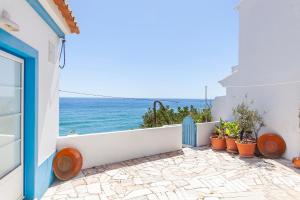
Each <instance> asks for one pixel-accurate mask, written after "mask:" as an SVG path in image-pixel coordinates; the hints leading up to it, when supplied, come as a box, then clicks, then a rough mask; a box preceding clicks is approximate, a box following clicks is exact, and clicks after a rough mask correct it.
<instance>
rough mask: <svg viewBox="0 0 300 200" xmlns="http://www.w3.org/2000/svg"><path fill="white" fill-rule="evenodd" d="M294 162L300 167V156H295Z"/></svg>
mask: <svg viewBox="0 0 300 200" xmlns="http://www.w3.org/2000/svg"><path fill="white" fill-rule="evenodd" d="M292 162H293V165H294V167H296V168H298V169H300V157H295V158H293V161H292Z"/></svg>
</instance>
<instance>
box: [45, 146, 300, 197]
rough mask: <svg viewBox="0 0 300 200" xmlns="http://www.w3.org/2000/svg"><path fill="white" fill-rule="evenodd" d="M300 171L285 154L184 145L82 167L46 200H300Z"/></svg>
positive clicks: (56, 187) (49, 194)
mask: <svg viewBox="0 0 300 200" xmlns="http://www.w3.org/2000/svg"><path fill="white" fill-rule="evenodd" d="M299 174H300V170H296V169H294V168H292V167H291V165H290V162H289V161H287V160H283V159H280V160H269V159H261V158H252V159H240V158H239V157H238V156H236V155H235V156H232V155H230V154H228V153H226V152H214V151H212V150H210V149H208V148H201V149H200V148H195V149H190V148H184V149H183V150H182V151H178V152H172V153H166V154H160V155H155V156H150V157H145V158H140V159H134V160H130V161H125V162H120V163H116V164H110V165H104V166H99V167H95V168H91V169H86V170H83V171H82V174H81V176H79V177H76V178H75V179H73V180H71V181H67V182H57V183H55V184H54V185H53V186H52V187H51V188H49V190H48V191H47V192H46V194H45V195H44V197H43V200H50V199H51V200H52V199H53V200H56V199H57V200H58V199H62V200H65V199H70V200H75V199H76V200H79V199H82V200H99V199H101V200H117V199H124V200H127V199H132V200H142V199H145V200H155V199H171V200H176V199H187V200H193V199H206V200H214V199H241V200H242V199H249V200H250V199H251V200H253V199H255V200H261V199H271V200H289V199H300V175H299Z"/></svg>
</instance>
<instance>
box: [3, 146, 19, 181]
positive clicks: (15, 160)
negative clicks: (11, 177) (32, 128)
mask: <svg viewBox="0 0 300 200" xmlns="http://www.w3.org/2000/svg"><path fill="white" fill-rule="evenodd" d="M0 158H1V159H0V179H1V178H2V177H4V176H5V175H7V174H8V173H9V172H11V171H13V170H14V169H16V168H17V167H18V166H19V165H20V164H21V141H16V142H12V143H10V144H8V145H4V146H0Z"/></svg>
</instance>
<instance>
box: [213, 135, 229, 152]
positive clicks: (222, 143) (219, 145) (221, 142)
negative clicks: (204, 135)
mask: <svg viewBox="0 0 300 200" xmlns="http://www.w3.org/2000/svg"><path fill="white" fill-rule="evenodd" d="M210 142H211V148H212V149H213V150H216V151H222V150H225V149H226V140H225V138H219V137H218V136H210Z"/></svg>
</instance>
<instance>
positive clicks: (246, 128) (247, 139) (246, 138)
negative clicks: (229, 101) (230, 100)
mask: <svg viewBox="0 0 300 200" xmlns="http://www.w3.org/2000/svg"><path fill="white" fill-rule="evenodd" d="M233 115H234V117H235V119H236V121H237V123H238V125H239V127H240V132H239V138H238V139H237V141H236V144H237V147H238V151H239V155H240V157H246V158H252V157H254V152H255V148H256V141H257V134H258V132H259V130H260V129H261V128H262V127H263V126H264V122H263V118H262V117H261V115H260V114H259V113H258V111H257V110H252V109H251V108H250V107H249V105H248V104H246V103H244V102H243V103H241V104H239V105H237V106H236V107H235V108H234V109H233ZM254 136H255V137H254Z"/></svg>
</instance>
